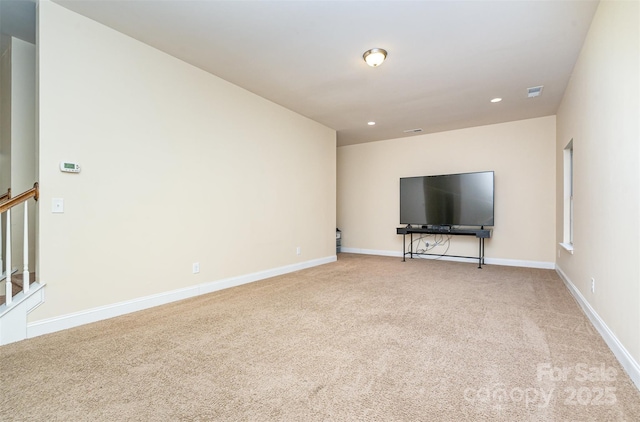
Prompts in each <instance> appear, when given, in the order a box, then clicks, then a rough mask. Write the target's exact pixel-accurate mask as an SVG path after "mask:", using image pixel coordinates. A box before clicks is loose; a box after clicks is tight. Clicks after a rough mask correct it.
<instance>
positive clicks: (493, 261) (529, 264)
mask: <svg viewBox="0 0 640 422" xmlns="http://www.w3.org/2000/svg"><path fill="white" fill-rule="evenodd" d="M341 250H342V252H346V253H357V254H363V255H380V256H397V257H398V258H402V252H400V251H378V250H374V249H359V248H345V247H343V248H342V249H341ZM407 259H409V258H407ZM419 259H438V260H442V261H456V262H470V263H476V264H477V263H478V258H460V257H455V256H442V257H438V256H426V257H421V258H419ZM484 263H485V264H487V265H504V266H508V267H525V268H542V269H546V270H553V269H555V265H556V264H555V263H554V262H544V261H525V260H521V259H502V258H485V259H484ZM483 265H484V264H483Z"/></svg>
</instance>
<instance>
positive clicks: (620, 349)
mask: <svg viewBox="0 0 640 422" xmlns="http://www.w3.org/2000/svg"><path fill="white" fill-rule="evenodd" d="M556 272H557V273H558V275H559V276H560V278H561V279H562V281H563V282H564V284H565V286H567V289H569V292H571V294H572V295H573V297H574V298H575V299H576V301H577V302H578V304H579V305H580V307H581V308H582V311H583V312H584V313H585V315H587V318H589V320H590V321H591V323H592V324H593V326H594V327H595V328H596V330H598V333H600V336H602V338H603V340H604V341H605V343H607V346H609V349H611V351H612V352H613V354H614V355H615V357H616V358H617V359H618V362H620V365H622V367H623V368H624V370H625V371H626V372H627V374H628V375H629V378H631V381H633V383H634V384H635V385H636V388H637V389H638V390H640V364H638V362H637V361H636V360H635V359H634V358H633V356H631V354H630V353H629V351H628V350H627V349H626V348H625V347H624V345H623V344H622V343H620V340H618V338H617V337H616V335H615V334H614V333H613V331H611V329H609V327H608V326H607V324H606V323H605V322H604V320H603V319H602V318H600V315H598V313H597V312H596V311H595V309H593V308H592V307H591V304H590V303H589V302H588V301H587V299H585V297H584V296H583V295H582V293H580V290H578V288H577V287H576V286H575V285H574V284H573V282H571V280H570V279H569V277H568V276H567V275H566V274H565V273H564V271H562V269H561V268H560V267H558V266H556Z"/></svg>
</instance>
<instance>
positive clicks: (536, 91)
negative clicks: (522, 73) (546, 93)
mask: <svg viewBox="0 0 640 422" xmlns="http://www.w3.org/2000/svg"><path fill="white" fill-rule="evenodd" d="M543 87H544V85H540V86H534V87H531V88H527V97H529V98H533V97H538V96H539V95H540V94H542V88H543Z"/></svg>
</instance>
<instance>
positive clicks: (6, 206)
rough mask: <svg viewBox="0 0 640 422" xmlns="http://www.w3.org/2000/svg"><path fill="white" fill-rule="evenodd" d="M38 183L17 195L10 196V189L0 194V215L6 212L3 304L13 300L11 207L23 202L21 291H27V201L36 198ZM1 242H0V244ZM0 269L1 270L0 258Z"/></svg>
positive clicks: (0, 230) (8, 303)
mask: <svg viewBox="0 0 640 422" xmlns="http://www.w3.org/2000/svg"><path fill="white" fill-rule="evenodd" d="M38 193H39V191H38V183H37V182H36V183H34V184H33V188H31V189H29V190H27V191H24V192H22V193H21V194H19V195H16V196H14V197H13V198H12V197H11V189H9V190H8V191H7V193H6V194H3V195H2V196H0V201H3V200H4V202H0V215H2V214H3V213H6V214H7V219H6V230H7V233H6V242H5V245H6V249H7V250H6V251H5V262H6V269H5V275H6V278H5V291H6V297H5V304H6V305H7V306H9V305H11V303H12V302H13V288H12V287H13V286H12V284H11V273H12V272H13V270H12V268H11V208H13V207H15V206H16V205H19V204H22V203H24V242H23V246H24V254H23V255H24V256H23V264H24V270H23V286H22V291H23V292H25V293H27V292H28V291H29V205H28V204H29V203H28V202H27V201H28V200H29V199H31V198H33V199H34V200H36V201H37V200H38ZM1 236H2V229H1V228H0V238H1ZM1 243H2V242H0V244H1ZM1 252H2V251H1V250H0V257H1V256H2V253H1ZM0 271H2V260H1V258H0Z"/></svg>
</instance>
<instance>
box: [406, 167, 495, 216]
mask: <svg viewBox="0 0 640 422" xmlns="http://www.w3.org/2000/svg"><path fill="white" fill-rule="evenodd" d="M484 173H491V174H492V192H491V193H492V195H491V197H492V210H491V211H492V212H491V220H492V221H491V224H467V223H446V224H445V223H443V224H430V223H428V222H427V223H421V222H403V221H402V179H424V178H431V177H446V176H464V175H469V174H484ZM398 188H399V191H398V193H399V197H400V198H399V199H400V204H399V205H400V209H399V212H400V215H399V217H400V224H401V225H402V224H404V225H407V226H423V227H432V226H433V227H439V226H451V227H454V226H455V227H494V226H495V214H496V206H495V205H496V176H495V171H494V170H486V171H471V172H464V173H442V174H433V175H426V176H407V177H401V178H400V181H399V184H398Z"/></svg>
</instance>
